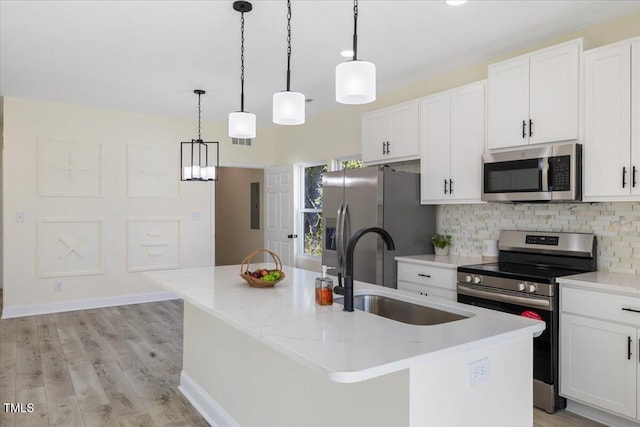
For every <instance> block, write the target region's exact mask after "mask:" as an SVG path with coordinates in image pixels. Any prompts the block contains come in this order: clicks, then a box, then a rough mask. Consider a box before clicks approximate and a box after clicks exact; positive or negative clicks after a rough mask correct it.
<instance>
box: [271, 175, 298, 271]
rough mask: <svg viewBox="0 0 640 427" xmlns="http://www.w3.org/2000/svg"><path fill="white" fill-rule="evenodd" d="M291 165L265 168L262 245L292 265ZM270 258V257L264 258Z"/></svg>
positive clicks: (292, 208)
mask: <svg viewBox="0 0 640 427" xmlns="http://www.w3.org/2000/svg"><path fill="white" fill-rule="evenodd" d="M293 170H294V166H293V165H285V166H276V167H272V168H267V169H265V170H264V182H265V215H266V216H265V232H264V240H265V247H266V248H267V249H269V250H270V251H272V252H275V253H276V254H278V256H279V257H280V259H281V260H282V263H283V264H284V265H290V266H293V265H294V259H295V250H294V249H295V236H296V234H295V227H294V224H295V221H294V214H295V210H294V190H295V185H294V172H293ZM266 261H269V260H266Z"/></svg>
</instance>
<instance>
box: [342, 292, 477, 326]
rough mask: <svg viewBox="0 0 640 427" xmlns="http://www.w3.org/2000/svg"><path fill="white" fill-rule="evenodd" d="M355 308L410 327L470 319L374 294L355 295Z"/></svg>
mask: <svg viewBox="0 0 640 427" xmlns="http://www.w3.org/2000/svg"><path fill="white" fill-rule="evenodd" d="M334 302H336V303H338V304H343V298H336V299H334ZM353 308H355V309H356V310H361V311H366V312H367V313H371V314H375V315H378V316H382V317H386V318H387V319H392V320H396V321H398V322H403V323H408V324H410V325H438V324H441V323H449V322H455V321H456V320H462V319H467V318H468V317H470V316H464V315H462V314H458V313H452V312H450V311H444V310H438V309H437V308H432V307H427V306H424V305H419V304H412V303H410V302H406V301H402V300H398V299H395V298H390V297H386V296H383V295H372V294H364V295H354V297H353Z"/></svg>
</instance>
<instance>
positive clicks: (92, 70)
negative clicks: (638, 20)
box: [0, 0, 640, 126]
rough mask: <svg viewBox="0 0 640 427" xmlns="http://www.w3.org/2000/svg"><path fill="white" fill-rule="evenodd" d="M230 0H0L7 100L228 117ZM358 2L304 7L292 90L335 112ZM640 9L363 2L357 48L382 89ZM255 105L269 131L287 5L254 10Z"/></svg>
mask: <svg viewBox="0 0 640 427" xmlns="http://www.w3.org/2000/svg"><path fill="white" fill-rule="evenodd" d="M232 3H233V2H232V1H230V0H229V1H222V0H209V1H151V0H147V1H145V0H138V1H131V0H130V1H99V0H88V1H55V0H39V1H23V0H19V1H10V0H0V95H1V96H12V97H20V98H30V99H39V100H47V101H54V102H61V103H68V104H77V105H86V106H92V107H100V108H108V109H117V110H124V111H134V112H143V113H150V114H159V115H167V116H177V117H193V118H195V117H197V98H196V95H194V94H193V90H194V89H197V88H199V89H205V90H206V91H207V93H206V95H203V97H202V118H203V120H214V121H226V120H227V114H228V113H229V112H231V111H237V110H239V108H240V95H239V94H240V15H239V13H238V12H235V11H234V10H233V8H232ZM352 8H353V3H352V2H351V1H350V0H332V1H321V0H313V1H303V0H294V1H293V6H292V9H293V12H292V44H293V47H292V59H291V61H292V65H291V68H292V82H291V89H292V90H295V91H299V92H303V93H304V94H305V95H306V96H307V98H312V99H313V102H311V103H309V104H307V116H312V115H314V114H317V113H319V112H321V111H325V110H328V109H332V108H335V107H337V106H338V104H337V103H336V101H335V98H334V69H335V66H336V65H337V64H338V63H340V62H342V61H344V60H345V59H344V58H342V57H340V55H339V53H340V51H342V50H343V49H348V48H350V47H351V46H350V44H351V37H352V32H353V11H352ZM637 12H640V0H637V1H636V0H631V1H630V0H625V1H617V0H588V1H581V0H548V1H535V0H526V1H516V0H511V1H490V0H470V1H469V2H468V3H467V4H466V5H464V6H459V7H451V6H447V5H445V4H444V2H443V1H441V0H431V1H429V0H415V1H398V0H396V1H381V0H360V2H359V19H358V56H359V59H364V60H368V61H371V62H373V63H375V64H376V66H377V74H378V94H381V93H384V92H387V91H390V90H392V89H393V88H395V87H398V86H400V85H403V84H407V83H411V82H415V81H421V80H426V79H429V78H430V77H433V76H436V75H439V74H442V73H444V72H447V71H449V70H454V69H457V68H460V67H463V66H465V65H471V64H474V63H479V62H482V61H486V60H490V59H492V58H497V57H500V56H501V55H506V54H509V53H510V52H514V51H517V50H519V49H523V48H526V47H528V46H531V45H534V44H537V43H542V42H544V41H546V40H549V39H552V38H554V37H557V36H562V35H565V34H569V33H571V32H574V31H578V30H580V29H582V28H585V27H588V26H591V25H594V24H597V23H600V22H605V21H608V20H611V19H615V18H617V17H620V16H623V15H629V14H633V13H637ZM245 26H246V27H245V39H246V41H245V110H246V111H250V112H254V113H256V114H257V115H258V124H259V126H270V125H271V97H272V94H273V93H274V92H276V91H280V90H283V89H285V82H286V81H285V70H286V1H284V0H279V1H267V0H256V1H254V2H253V11H252V12H250V13H247V14H245Z"/></svg>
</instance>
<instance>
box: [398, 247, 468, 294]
mask: <svg viewBox="0 0 640 427" xmlns="http://www.w3.org/2000/svg"><path fill="white" fill-rule="evenodd" d="M396 261H397V262H398V269H397V271H398V289H399V290H403V291H407V292H410V293H412V294H415V295H420V296H423V297H436V298H442V299H446V300H449V301H456V299H457V294H456V271H457V268H458V266H460V265H469V264H477V263H479V262H480V258H474V257H459V256H436V255H412V256H402V257H396Z"/></svg>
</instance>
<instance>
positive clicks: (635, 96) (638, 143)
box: [631, 42, 640, 196]
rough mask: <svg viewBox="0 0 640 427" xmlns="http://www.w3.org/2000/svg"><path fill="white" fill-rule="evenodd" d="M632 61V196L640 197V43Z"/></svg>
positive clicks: (632, 54)
mask: <svg viewBox="0 0 640 427" xmlns="http://www.w3.org/2000/svg"><path fill="white" fill-rule="evenodd" d="M631 61H632V63H631V74H632V75H631V114H632V117H631V194H633V195H635V196H640V42H635V43H633V44H632V45H631ZM634 178H635V181H634Z"/></svg>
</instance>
